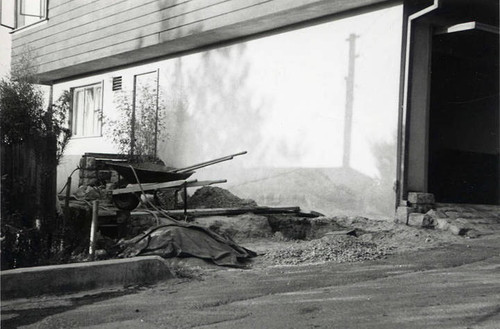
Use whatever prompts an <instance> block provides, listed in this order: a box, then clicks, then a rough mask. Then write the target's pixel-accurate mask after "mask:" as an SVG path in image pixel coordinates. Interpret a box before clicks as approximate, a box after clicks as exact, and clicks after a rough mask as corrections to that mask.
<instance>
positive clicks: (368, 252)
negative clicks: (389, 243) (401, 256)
mask: <svg viewBox="0 0 500 329" xmlns="http://www.w3.org/2000/svg"><path fill="white" fill-rule="evenodd" d="M388 251H389V250H388V249H384V248H380V247H378V246H377V245H376V244H375V243H372V242H364V241H360V240H359V239H358V238H356V237H353V236H326V237H323V238H321V239H317V240H312V241H297V242H296V243H295V244H293V245H290V246H288V247H286V248H283V249H278V250H273V251H270V252H268V253H266V254H265V255H264V256H263V259H264V261H265V262H266V263H269V265H300V264H312V263H323V262H336V263H345V262H358V261H364V260H372V259H378V258H382V257H383V256H385V255H386V254H387V253H388Z"/></svg>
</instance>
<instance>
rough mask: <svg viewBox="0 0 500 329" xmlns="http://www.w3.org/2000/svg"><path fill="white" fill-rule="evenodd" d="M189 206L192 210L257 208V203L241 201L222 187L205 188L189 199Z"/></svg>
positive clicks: (248, 200) (247, 200) (246, 200)
mask: <svg viewBox="0 0 500 329" xmlns="http://www.w3.org/2000/svg"><path fill="white" fill-rule="evenodd" d="M188 206H189V208H191V209H203V208H239V207H255V206H257V203H256V202H255V201H253V200H250V199H240V198H239V197H237V196H236V195H234V194H232V193H231V192H229V191H228V190H225V189H223V188H220V187H212V186H204V187H202V188H200V189H199V190H197V191H196V192H195V193H194V194H193V195H192V196H191V197H190V198H189V201H188Z"/></svg>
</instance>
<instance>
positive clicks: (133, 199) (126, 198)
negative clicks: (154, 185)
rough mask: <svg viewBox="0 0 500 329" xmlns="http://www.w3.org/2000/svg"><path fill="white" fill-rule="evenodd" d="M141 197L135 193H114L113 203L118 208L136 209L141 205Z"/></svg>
mask: <svg viewBox="0 0 500 329" xmlns="http://www.w3.org/2000/svg"><path fill="white" fill-rule="evenodd" d="M139 202H140V199H139V197H138V196H137V195H135V194H134V193H125V194H116V195H113V203H114V204H115V206H116V207H117V208H118V209H122V210H134V209H135V208H137V206H138V205H139Z"/></svg>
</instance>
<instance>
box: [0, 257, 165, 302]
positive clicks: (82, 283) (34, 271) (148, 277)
mask: <svg viewBox="0 0 500 329" xmlns="http://www.w3.org/2000/svg"><path fill="white" fill-rule="evenodd" d="M172 277H173V274H172V272H171V271H170V270H169V268H168V265H167V262H165V260H164V259H163V258H161V257H159V256H145V257H135V258H127V259H113V260H105V261H96V262H86V263H75V264H64V265H51V266H39V267H28V268H19V269H14V270H7V271H2V272H0V278H1V287H2V289H1V297H2V299H11V298H25V297H32V296H37V295H43V294H64V293H73V292H78V291H85V290H92V289H97V288H104V287H123V286H127V285H134V284H145V283H155V282H158V281H160V280H163V279H168V278H172Z"/></svg>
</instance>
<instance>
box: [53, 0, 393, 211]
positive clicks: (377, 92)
mask: <svg viewBox="0 0 500 329" xmlns="http://www.w3.org/2000/svg"><path fill="white" fill-rule="evenodd" d="M401 26H402V6H395V7H391V8H388V9H383V10H378V11H375V12H371V13H366V14H362V15H357V16H353V17H348V18H343V19H339V20H335V21H332V22H329V23H324V24H320V25H316V26H311V27H307V28H303V29H299V30H295V31H291V32H286V33H282V34H277V35H272V36H268V37H264V38H260V39H256V40H252V41H248V42H244V43H238V44H235V45H232V46H227V47H223V48H217V49H214V50H210V51H204V52H199V53H194V54H191V55H187V56H183V57H180V58H174V59H169V60H165V61H159V62H156V63H152V64H148V65H143V66H137V67H134V68H130V69H126V70H121V71H116V72H113V73H109V74H103V75H97V76H93V77H88V78H85V79H79V80H73V81H70V82H66V83H64V84H58V85H56V86H55V93H56V94H57V93H60V92H61V91H62V90H64V89H69V88H71V87H76V86H79V85H85V84H88V83H93V82H98V81H104V90H105V94H104V112H105V114H106V113H108V114H110V113H112V112H113V110H112V108H113V104H112V91H111V89H110V88H111V78H112V76H117V75H121V76H123V79H124V88H127V89H129V90H131V87H132V86H131V83H132V79H133V75H134V74H139V73H144V72H148V71H150V70H152V69H159V70H160V71H159V72H160V86H161V93H162V98H163V101H165V103H166V105H167V106H166V108H167V113H166V118H167V119H166V131H167V134H168V136H167V139H166V141H165V142H162V143H160V145H159V155H160V157H161V158H162V159H163V160H164V161H165V162H166V163H167V164H169V165H173V166H176V167H181V166H186V165H189V164H194V163H197V162H201V161H204V160H208V159H211V158H216V157H219V156H223V155H226V154H229V153H235V152H238V151H242V150H246V151H248V154H247V155H245V156H243V157H239V158H236V159H234V160H233V161H230V162H227V163H224V164H219V165H216V166H213V167H208V168H205V169H200V170H199V171H198V172H197V173H196V175H195V176H194V177H196V178H198V179H210V178H226V179H228V183H227V184H226V185H225V186H224V187H226V188H229V189H230V190H231V191H233V192H235V193H236V194H237V195H239V196H241V197H245V198H253V199H255V200H256V201H257V202H258V203H260V204H268V205H277V204H280V205H299V206H302V207H304V208H307V209H312V210H317V211H322V212H325V213H327V214H359V215H369V216H379V215H380V216H389V215H391V213H392V211H393V207H394V192H393V190H392V187H393V183H394V180H395V176H396V173H395V163H396V129H397V115H398V95H399V73H400V72H399V68H400V59H401ZM351 34H355V35H356V36H357V37H356V55H357V57H356V59H355V75H354V89H353V106H352V127H351V133H350V134H347V135H348V138H350V143H347V144H346V143H345V142H344V138H345V128H346V127H345V115H346V113H345V112H346V98H347V97H348V96H347V95H346V77H347V75H348V63H349V42H348V41H347V40H346V39H347V38H349V36H350V35H351ZM346 146H347V147H348V150H346V149H345V147H346ZM112 150H113V149H112V146H111V145H109V143H107V142H105V138H102V137H99V138H80V139H74V140H73V141H72V142H71V144H70V145H69V148H68V150H67V153H66V154H67V156H66V158H65V160H64V161H65V163H64V164H63V166H61V170H60V173H59V184H61V183H62V182H63V180H64V177H65V175H66V174H67V172H68V170H69V168H70V167H74V166H75V160H76V159H77V158H79V156H80V155H81V154H83V153H84V152H109V151H112ZM64 168H66V169H64Z"/></svg>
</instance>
